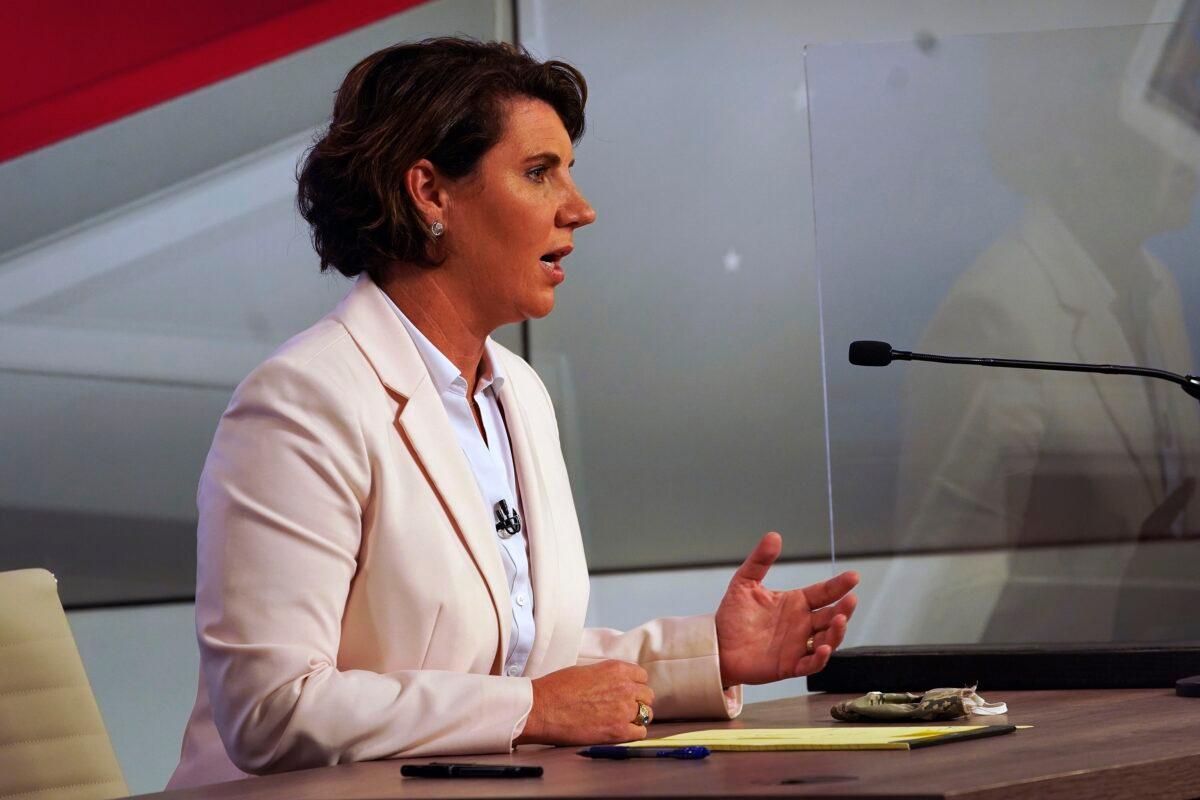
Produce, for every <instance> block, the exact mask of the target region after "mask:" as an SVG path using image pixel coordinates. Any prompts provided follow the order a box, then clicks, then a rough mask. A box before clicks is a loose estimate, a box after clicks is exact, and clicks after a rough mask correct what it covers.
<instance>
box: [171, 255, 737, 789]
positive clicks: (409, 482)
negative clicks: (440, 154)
mask: <svg viewBox="0 0 1200 800" xmlns="http://www.w3.org/2000/svg"><path fill="white" fill-rule="evenodd" d="M496 349H497V350H498V351H499V352H500V354H501V358H502V361H503V365H502V366H503V369H504V372H505V373H506V374H507V377H508V379H507V380H506V381H505V383H504V386H503V388H502V390H501V391H500V402H501V405H502V407H503V409H504V413H505V417H506V420H507V423H508V431H509V437H510V439H511V442H512V451H513V459H514V462H515V465H516V469H517V475H518V481H519V484H520V491H521V499H522V503H523V505H524V509H525V516H526V522H527V524H528V532H529V550H530V561H531V568H532V572H533V586H534V600H535V621H536V624H537V637H536V639H535V641H534V645H533V653H532V655H531V656H530V659H529V662H528V666H527V670H526V673H527V674H526V676H525V677H518V678H511V677H506V676H501V675H500V674H499V672H500V668H501V666H502V664H503V661H504V659H503V654H504V653H505V652H507V648H508V637H509V623H508V620H509V616H510V612H509V609H510V607H511V606H510V604H509V596H508V587H507V583H506V580H505V573H504V567H503V565H502V563H501V561H500V556H499V552H498V548H497V546H496V542H495V539H494V536H495V531H494V527H495V525H494V522H493V521H492V515H491V511H490V509H488V508H486V507H485V505H484V502H483V499H482V497H481V495H480V493H479V490H478V487H477V484H476V482H475V478H474V476H473V474H472V473H471V470H470V467H469V466H468V463H467V461H466V458H465V457H464V456H463V454H462V451H461V449H460V448H459V446H458V444H457V440H456V439H455V436H454V433H453V430H452V429H451V427H450V421H449V418H448V417H447V415H446V411H445V409H444V407H443V405H442V401H441V398H440V397H439V396H438V393H437V391H436V390H435V388H434V386H433V383H432V381H431V380H430V377H429V373H428V372H427V370H426V368H425V365H424V363H423V362H422V360H421V357H420V355H419V354H418V352H417V350H416V347H415V346H414V345H413V343H412V340H411V339H410V338H409V336H408V334H407V332H406V331H405V329H404V326H403V325H402V324H401V322H400V320H399V319H398V318H397V317H396V315H395V313H394V312H393V311H392V310H391V308H390V307H389V306H388V304H387V302H386V299H385V298H384V296H383V294H382V293H381V292H380V291H379V289H378V288H376V286H375V284H374V283H372V282H371V281H370V280H369V279H368V278H366V277H362V278H360V279H359V280H358V282H357V284H356V285H355V286H354V288H353V289H352V290H351V292H350V294H349V295H348V296H347V297H346V299H345V300H343V301H342V303H341V304H340V305H339V306H338V307H337V309H336V310H334V312H333V313H332V314H330V315H329V316H327V317H325V318H324V319H322V320H321V321H320V322H318V323H317V324H316V325H314V326H313V327H312V328H309V329H308V330H307V331H305V332H303V333H301V334H300V335H298V336H296V337H295V338H294V339H292V340H291V341H290V342H288V343H287V344H286V345H284V346H283V347H282V348H281V349H280V350H279V352H277V353H276V354H275V355H273V356H272V357H271V358H270V359H268V360H267V361H266V362H265V363H264V364H262V365H261V366H260V367H258V368H257V369H256V370H254V372H253V373H251V374H250V376H249V377H247V378H246V380H245V381H243V382H242V384H241V385H240V386H239V387H238V388H237V391H236V392H235V393H234V396H233V400H232V401H231V402H230V405H229V408H228V410H227V411H226V412H225V415H224V416H223V417H222V419H221V423H220V425H219V427H218V428H217V433H216V436H215V438H214V440H213V444H212V449H211V451H210V452H209V455H208V460H207V462H206V463H205V466H204V473H203V476H202V477H201V480H200V490H199V494H198V505H199V510H200V526H199V547H198V559H199V561H198V570H197V587H196V633H197V638H198V640H199V645H200V665H201V669H200V682H199V689H198V692H197V696H196V705H195V708H194V709H193V711H192V715H191V719H190V720H189V721H188V725H187V730H186V731H185V733H184V739H183V748H182V757H181V760H180V764H179V766H178V768H177V769H176V771H175V774H174V776H173V777H172V778H171V782H170V784H169V788H179V787H184V786H194V785H197V784H204V783H212V782H216V781H224V780H233V779H236V778H240V777H243V776H244V775H245V774H246V773H267V772H277V771H282V770H291V769H301V768H305V767H316V766H322V765H327V764H337V763H342V762H348V761H362V760H368V759H378V758H388V757H394V756H429V755H449V754H464V755H465V754H472V753H496V752H508V751H509V750H510V748H511V741H512V738H513V732H514V729H515V728H516V726H517V725H518V724H519V723H520V721H521V720H522V719H523V718H524V717H525V715H526V714H527V713H528V711H529V709H530V707H531V704H532V687H531V679H532V678H535V677H538V676H541V675H545V674H546V673H548V672H552V671H554V670H558V669H562V668H564V667H569V666H572V665H576V664H587V663H590V662H595V661H598V660H602V659H606V658H617V659H622V660H626V661H632V662H637V663H640V664H641V665H642V666H643V667H645V669H646V670H647V671H648V672H649V674H650V684H651V687H652V688H653V689H654V693H655V696H656V698H657V700H656V703H655V714H656V717H658V718H660V719H666V718H671V717H716V718H727V717H731V716H734V715H736V714H737V713H738V712H739V710H740V708H741V694H740V690H739V689H737V688H735V689H730V690H728V691H723V690H722V687H721V680H720V671H719V664H718V658H717V645H716V635H715V630H714V626H713V618H712V616H711V615H705V616H699V617H686V618H674V619H660V620H655V621H653V622H650V623H647V624H646V625H643V626H641V627H639V628H636V629H634V630H631V631H629V632H627V633H620V632H618V631H614V630H607V629H584V627H583V622H584V614H585V612H586V610H587V602H588V573H587V565H586V564H585V563H584V552H583V546H582V542H581V540H580V534H579V523H578V520H577V519H576V516H575V506H574V503H573V502H572V499H571V487H570V484H569V483H568V480H567V471H566V468H565V466H564V463H563V458H562V452H561V448H560V445H559V439H558V429H557V425H556V422H555V419H554V410H553V408H552V406H551V404H550V399H549V397H548V395H547V394H546V390H545V387H544V386H543V385H542V383H541V381H540V380H539V379H538V377H537V375H536V373H534V371H533V370H532V369H531V368H530V367H529V365H528V364H526V363H525V362H524V361H523V360H521V359H520V358H518V357H517V356H516V355H514V354H512V353H511V352H509V351H507V350H505V349H503V348H501V347H497V348H496ZM635 713H636V709H635V708H630V719H632V718H633V716H634V714H635Z"/></svg>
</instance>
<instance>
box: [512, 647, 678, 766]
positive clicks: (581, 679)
mask: <svg viewBox="0 0 1200 800" xmlns="http://www.w3.org/2000/svg"><path fill="white" fill-rule="evenodd" d="M647 680H649V676H647V675H646V670H644V669H642V668H641V667H639V666H638V665H637V664H630V663H628V662H625V661H601V662H600V663H598V664H588V665H587V666H584V667H567V668H566V669H560V670H558V671H557V672H551V673H550V674H548V675H543V676H542V677H540V678H534V679H533V708H532V709H531V710H530V711H529V716H528V717H526V719H525V728H524V730H522V731H521V735H520V736H518V737H517V739H516V741H515V742H514V744H557V745H576V744H613V743H616V742H631V741H634V740H635V739H644V738H646V729H645V728H644V727H642V726H641V725H638V724H636V723H634V719H635V718H636V717H637V714H638V703H645V704H646V705H647V706H651V707H653V705H654V692H653V691H651V690H650V686H649V685H648V684H647V683H646V681H647Z"/></svg>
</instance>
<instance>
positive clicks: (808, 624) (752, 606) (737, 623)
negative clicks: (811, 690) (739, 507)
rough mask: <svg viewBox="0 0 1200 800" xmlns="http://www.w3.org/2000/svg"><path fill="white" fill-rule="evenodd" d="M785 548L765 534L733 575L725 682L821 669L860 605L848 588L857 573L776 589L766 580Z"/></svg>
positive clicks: (726, 610) (725, 611) (723, 616)
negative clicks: (810, 640)
mask: <svg viewBox="0 0 1200 800" xmlns="http://www.w3.org/2000/svg"><path fill="white" fill-rule="evenodd" d="M782 548H783V539H782V538H781V537H780V535H779V534H778V533H775V532H771V533H768V534H767V535H766V536H764V537H763V538H762V539H761V540H760V541H759V543H758V546H756V547H755V548H754V551H753V552H751V553H750V555H749V556H747V557H746V560H745V561H744V562H742V565H741V566H740V567H738V569H737V572H735V573H734V574H733V578H732V579H731V580H730V581H729V588H728V589H726V590H725V597H723V598H722V599H721V605H720V607H718V608H717V617H716V623H717V647H718V648H719V650H720V657H721V683H722V685H723V686H734V685H736V684H739V683H749V684H757V683H770V682H771V681H778V680H782V679H784V678H794V677H797V676H799V675H811V674H812V673H814V672H819V671H820V670H821V669H822V668H823V667H824V666H825V663H826V662H827V661H829V656H830V655H832V653H833V651H834V648H836V647H837V646H838V645H839V644H841V643H842V638H843V637H844V636H845V635H846V623H847V621H848V620H849V619H850V615H851V614H853V613H854V606H855V604H856V603H857V599H856V598H855V597H854V595H852V594H848V592H849V591H850V590H851V589H853V588H854V587H855V586H856V585H857V584H858V573H856V572H843V573H842V574H841V575H838V576H837V577H835V578H830V579H829V580H827V581H823V582H821V583H814V584H813V585H812V586H806V587H805V588H803V589H793V590H791V591H789V592H773V591H771V590H770V589H768V588H766V587H765V586H763V585H762V579H763V578H764V577H766V574H767V570H768V569H770V567H771V565H772V564H774V563H775V559H777V558H779V553H780V551H781V550H782ZM834 603H836V604H835V605H831V604H834ZM810 636H811V637H813V645H814V648H813V651H812V652H811V653H810V652H808V649H807V644H808V638H809V637H810Z"/></svg>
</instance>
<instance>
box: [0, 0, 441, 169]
mask: <svg viewBox="0 0 1200 800" xmlns="http://www.w3.org/2000/svg"><path fill="white" fill-rule="evenodd" d="M422 1H423V0H203V2H196V1H195V0H88V1H87V2H82V1H81V0H6V1H5V2H4V3H3V5H2V6H0V75H3V76H4V80H3V84H2V85H3V88H2V89H0V161H3V160H6V159H10V158H13V157H15V156H18V155H21V154H23V153H27V152H29V151H31V150H36V149H38V148H40V147H45V146H46V145H49V144H53V143H54V142H57V141H60V140H62V139H65V138H67V137H69V136H74V135H76V134H79V133H82V132H84V131H86V130H89V129H91V128H95V127H97V126H99V125H103V124H105V123H107V122H112V121H113V120H116V119H119V118H120V117H123V116H126V115H128V114H132V113H134V112H136V111H140V110H142V109H144V108H148V107H149V106H152V105H155V104H157V103H161V102H163V101H166V100H170V99H171V98H173V97H178V96H179V95H182V94H186V93H187V92H190V91H193V90H195V89H198V88H201V87H203V86H207V85H208V84H211V83H215V82H217V81H220V80H223V79H225V78H228V77H231V76H233V75H236V74H238V73H239V72H244V71H246V70H248V69H252V68H254V67H257V66H259V65H261V64H265V63H266V62H268V61H272V60H274V59H277V58H280V57H282V56H285V55H288V54H289V53H292V52H295V51H297V50H301V49H303V48H305V47H309V46H311V45H314V44H317V43H318V42H321V41H324V40H326V39H330V38H333V37H334V36H338V35H340V34H343V33H346V32H348V31H351V30H353V29H355V28H358V27H361V26H363V25H367V24H370V23H372V22H376V21H378V20H380V19H383V18H384V17H388V16H391V15H392V14H396V13H398V12H400V11H403V10H405V9H407V8H410V7H412V6H415V5H418V4H419V3H420V2H422ZM364 55H365V54H364Z"/></svg>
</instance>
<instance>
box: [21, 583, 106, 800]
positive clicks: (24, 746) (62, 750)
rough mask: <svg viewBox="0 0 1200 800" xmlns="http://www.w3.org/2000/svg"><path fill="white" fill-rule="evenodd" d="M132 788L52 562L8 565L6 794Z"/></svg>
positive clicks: (87, 795) (53, 796) (79, 797)
mask: <svg viewBox="0 0 1200 800" xmlns="http://www.w3.org/2000/svg"><path fill="white" fill-rule="evenodd" d="M128 794H129V789H128V787H127V786H126V785H125V779H124V777H123V776H122V775H121V767H120V765H119V764H118V763H117V756H116V753H114V752H113V748H112V743H111V742H110V741H109V739H108V732H107V731H106V730H105V729H104V720H103V719H102V718H101V717H100V708H99V707H98V706H97V705H96V698H95V697H94V696H93V695H92V687H91V684H89V683H88V678H87V673H86V672H84V669H83V661H81V660H80V658H79V651H78V650H77V649H76V647H75V637H74V636H72V635H71V628H70V626H69V625H68V624H67V615H66V614H65V613H63V608H62V603H60V602H59V599H58V582H57V581H56V580H55V578H54V576H53V575H51V574H50V573H49V572H47V571H46V570H44V569H22V570H16V571H13V572H0V798H5V797H10V796H12V797H16V798H20V800H106V799H107V798H111V797H124V796H125V795H128Z"/></svg>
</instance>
